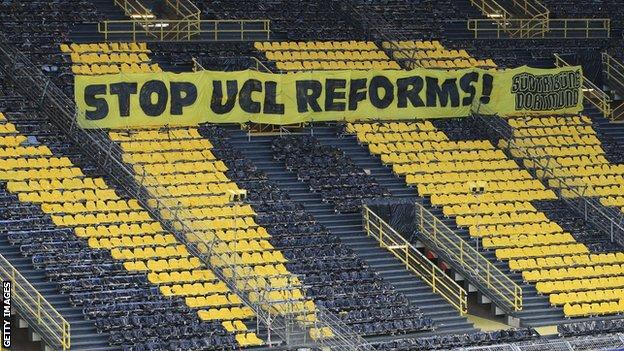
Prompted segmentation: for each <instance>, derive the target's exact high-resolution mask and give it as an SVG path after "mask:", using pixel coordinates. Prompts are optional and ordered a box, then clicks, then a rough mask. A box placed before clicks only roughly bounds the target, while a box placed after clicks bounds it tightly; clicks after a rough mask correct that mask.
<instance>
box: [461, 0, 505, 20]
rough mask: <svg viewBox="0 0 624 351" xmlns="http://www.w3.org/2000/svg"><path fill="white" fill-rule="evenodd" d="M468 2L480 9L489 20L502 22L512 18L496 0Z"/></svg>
mask: <svg viewBox="0 0 624 351" xmlns="http://www.w3.org/2000/svg"><path fill="white" fill-rule="evenodd" d="M470 3H471V4H472V6H474V7H476V8H478V9H479V10H481V13H482V14H483V15H484V16H486V17H488V18H490V20H495V21H496V22H503V21H506V20H508V19H511V18H512V16H511V13H509V11H507V10H505V8H504V7H503V6H501V5H500V4H499V3H498V2H496V0H470Z"/></svg>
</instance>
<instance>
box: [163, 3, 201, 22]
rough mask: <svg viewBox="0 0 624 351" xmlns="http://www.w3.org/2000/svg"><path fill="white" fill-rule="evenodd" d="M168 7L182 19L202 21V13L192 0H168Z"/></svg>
mask: <svg viewBox="0 0 624 351" xmlns="http://www.w3.org/2000/svg"><path fill="white" fill-rule="evenodd" d="M166 1H167V5H169V7H171V8H172V9H173V10H174V11H175V12H176V14H177V15H178V16H180V18H183V19H187V18H189V19H191V18H194V19H196V20H198V21H199V20H200V16H201V11H200V10H199V9H198V8H197V6H195V4H194V3H193V2H191V1H190V0H166Z"/></svg>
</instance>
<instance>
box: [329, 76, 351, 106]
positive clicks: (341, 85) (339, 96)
mask: <svg viewBox="0 0 624 351" xmlns="http://www.w3.org/2000/svg"><path fill="white" fill-rule="evenodd" d="M346 87H347V81H346V80H344V79H327V80H325V111H344V110H345V103H344V102H339V101H336V100H345V91H344V89H346ZM339 89H340V90H339Z"/></svg>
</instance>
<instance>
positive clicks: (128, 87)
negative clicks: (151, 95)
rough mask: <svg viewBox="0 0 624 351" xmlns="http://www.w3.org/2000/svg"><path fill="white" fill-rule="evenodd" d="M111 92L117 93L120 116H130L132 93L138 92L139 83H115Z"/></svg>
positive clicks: (111, 86) (111, 87)
mask: <svg viewBox="0 0 624 351" xmlns="http://www.w3.org/2000/svg"><path fill="white" fill-rule="evenodd" d="M110 93H111V94H112V95H117V104H118V105H119V116H120V117H128V116H130V95H133V94H136V93H137V83H126V82H121V83H113V84H111V85H110Z"/></svg>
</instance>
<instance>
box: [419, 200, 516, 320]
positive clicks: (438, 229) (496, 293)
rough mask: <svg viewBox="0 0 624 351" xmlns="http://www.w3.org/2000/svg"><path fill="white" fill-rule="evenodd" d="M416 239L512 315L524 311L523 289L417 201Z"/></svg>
mask: <svg viewBox="0 0 624 351" xmlns="http://www.w3.org/2000/svg"><path fill="white" fill-rule="evenodd" d="M414 206H415V207H416V210H415V219H416V222H417V226H418V227H417V228H418V233H417V238H418V240H420V241H422V242H423V243H424V244H425V245H426V246H428V247H429V248H431V249H432V250H433V251H434V252H435V253H437V254H438V255H439V256H440V257H442V258H443V259H444V260H445V261H446V262H448V263H449V264H450V265H451V266H453V268H454V269H455V270H456V271H457V272H458V273H459V274H461V275H462V277H464V279H466V280H467V281H468V282H470V283H471V284H472V285H474V286H475V287H476V288H477V289H478V290H479V291H480V292H481V293H482V294H484V295H485V296H487V297H488V298H489V299H490V300H491V301H492V303H494V304H495V305H496V306H497V307H498V308H499V309H501V310H503V311H505V312H506V313H507V314H509V315H513V314H514V313H515V312H518V311H521V310H522V287H520V286H519V285H518V284H516V283H515V282H514V281H513V280H511V279H510V278H509V277H508V276H507V275H506V274H505V273H503V272H502V271H501V270H500V269H498V268H497V267H496V266H495V265H494V264H492V262H490V261H489V260H488V259H487V258H485V257H483V255H481V254H480V253H479V251H477V250H475V248H473V247H472V246H471V244H470V243H468V242H466V241H465V240H464V239H463V238H462V237H460V236H459V235H457V233H455V232H454V231H453V230H452V229H451V228H449V227H448V226H447V225H446V224H444V222H443V221H441V220H440V219H439V218H438V217H436V216H435V215H434V214H432V213H431V212H429V210H427V209H426V208H425V207H424V206H423V205H421V204H420V203H418V202H415V203H414Z"/></svg>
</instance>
